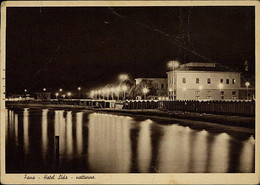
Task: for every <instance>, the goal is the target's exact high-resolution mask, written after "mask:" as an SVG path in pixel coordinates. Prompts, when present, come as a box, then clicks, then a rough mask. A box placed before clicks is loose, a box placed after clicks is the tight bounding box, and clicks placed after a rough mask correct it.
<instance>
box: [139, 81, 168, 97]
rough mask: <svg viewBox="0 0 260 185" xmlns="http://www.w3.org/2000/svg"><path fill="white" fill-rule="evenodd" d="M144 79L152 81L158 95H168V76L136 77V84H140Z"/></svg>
mask: <svg viewBox="0 0 260 185" xmlns="http://www.w3.org/2000/svg"><path fill="white" fill-rule="evenodd" d="M143 80H147V81H151V82H152V84H153V85H154V86H155V88H156V94H157V97H156V98H158V97H167V96H168V93H167V90H168V82H167V78H136V79H135V83H136V85H138V84H140V83H141V82H142V81H143Z"/></svg>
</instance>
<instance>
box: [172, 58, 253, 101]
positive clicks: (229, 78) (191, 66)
mask: <svg viewBox="0 0 260 185" xmlns="http://www.w3.org/2000/svg"><path fill="white" fill-rule="evenodd" d="M167 76H168V96H169V99H170V100H173V99H174V100H198V99H199V100H205V99H207V100H221V99H222V100H223V99H225V100H226V99H229V100H230V99H246V98H244V97H243V98H242V97H241V95H239V93H241V94H244V96H249V97H250V99H252V98H254V91H252V88H251V89H250V91H248V87H247V88H246V87H241V73H240V72H231V71H229V70H228V69H227V68H225V67H222V66H220V65H218V64H216V63H199V62H190V63H186V64H182V65H178V66H173V70H172V71H169V72H167ZM248 93H251V95H250V94H248Z"/></svg>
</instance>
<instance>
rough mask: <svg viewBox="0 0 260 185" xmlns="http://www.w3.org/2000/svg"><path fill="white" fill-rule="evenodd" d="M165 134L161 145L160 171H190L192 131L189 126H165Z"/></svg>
mask: <svg viewBox="0 0 260 185" xmlns="http://www.w3.org/2000/svg"><path fill="white" fill-rule="evenodd" d="M162 128H163V132H164V135H163V136H162V139H161V141H160V146H159V157H158V158H159V161H158V163H159V164H158V171H159V172H169V173H170V172H171V173H174V172H178V173H180V172H182V173H185V172H188V171H189V159H190V155H192V154H191V153H190V141H189V140H190V139H189V138H190V133H191V129H190V128H188V127H181V126H178V125H171V126H164V127H162Z"/></svg>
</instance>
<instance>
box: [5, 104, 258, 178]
mask: <svg viewBox="0 0 260 185" xmlns="http://www.w3.org/2000/svg"><path fill="white" fill-rule="evenodd" d="M6 111H7V114H6V119H7V121H6V124H7V125H6V126H7V127H6V128H7V129H6V130H7V131H6V138H7V141H6V143H7V145H6V147H7V150H6V151H7V153H6V156H7V160H6V161H7V172H57V171H59V172H97V173H98V172H114V173H117V172H120V173H127V172H142V173H149V172H160V173H189V172H193V173H194V172H195V173H196V172H197V173H205V172H206V173H207V172H214V173H225V172H234V170H233V171H232V169H235V172H246V173H250V172H253V171H254V157H255V156H254V151H255V149H254V148H255V142H254V138H253V136H251V137H249V136H248V137H247V139H246V140H244V139H240V138H239V137H238V138H234V137H233V136H231V135H229V134H227V133H224V132H222V133H213V132H211V131H206V130H195V129H191V128H189V127H187V126H181V125H178V124H170V125H165V124H160V121H153V120H151V119H145V118H143V119H141V120H140V119H136V118H135V117H134V116H133V117H129V116H119V115H114V114H105V113H91V112H82V111H67V110H51V109H50V110H48V109H43V110H41V109H28V108H25V109H22V110H21V109H13V110H8V109H7V110H6ZM169 122H171V121H169ZM55 136H59V140H60V142H59V146H58V147H59V155H58V160H59V165H58V166H57V164H56V163H55V160H56V159H57V158H56V156H55V144H54V142H55ZM14 145H15V146H17V147H12V146H14ZM38 145H39V147H38ZM231 148H235V149H236V150H237V152H233V153H232V149H231ZM35 154H36V155H35ZM39 155H41V156H42V157H41V158H39ZM15 165H19V168H17V166H15ZM234 165H237V166H236V167H235V168H232V166H234Z"/></svg>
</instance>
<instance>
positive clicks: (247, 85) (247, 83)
mask: <svg viewBox="0 0 260 185" xmlns="http://www.w3.org/2000/svg"><path fill="white" fill-rule="evenodd" d="M245 85H246V99H247V100H248V87H249V86H250V83H249V82H246V83H245Z"/></svg>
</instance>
